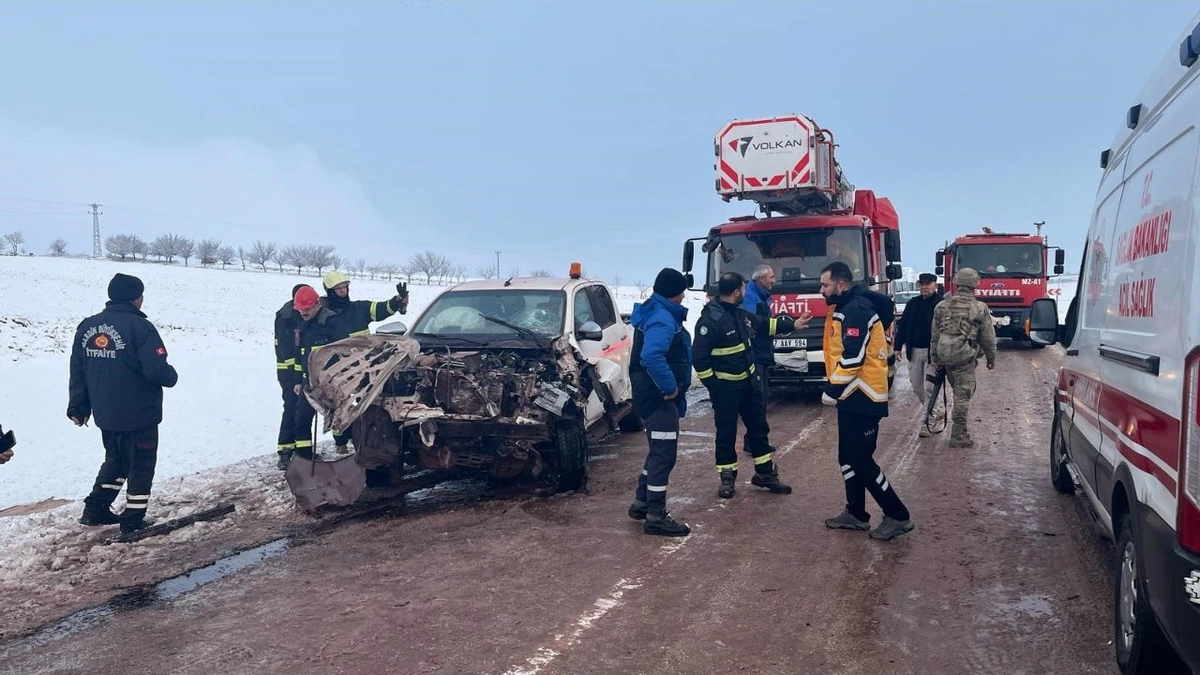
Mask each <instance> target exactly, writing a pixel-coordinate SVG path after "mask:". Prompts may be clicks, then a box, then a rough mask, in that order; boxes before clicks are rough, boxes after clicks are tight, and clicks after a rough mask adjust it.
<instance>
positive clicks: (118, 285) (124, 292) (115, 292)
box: [108, 272, 146, 302]
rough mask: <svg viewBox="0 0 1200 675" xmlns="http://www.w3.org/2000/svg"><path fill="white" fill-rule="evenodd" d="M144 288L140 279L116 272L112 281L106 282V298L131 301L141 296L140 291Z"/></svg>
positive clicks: (115, 300)
mask: <svg viewBox="0 0 1200 675" xmlns="http://www.w3.org/2000/svg"><path fill="white" fill-rule="evenodd" d="M145 290H146V286H145V284H143V283H142V280H141V279H139V278H137V277H134V276H130V275H128V274H121V273H120V272H117V274H116V276H114V277H113V278H112V281H110V282H108V299H109V300H112V301H113V302H133V301H134V300H137V299H138V298H140V297H142V292H143V291H145Z"/></svg>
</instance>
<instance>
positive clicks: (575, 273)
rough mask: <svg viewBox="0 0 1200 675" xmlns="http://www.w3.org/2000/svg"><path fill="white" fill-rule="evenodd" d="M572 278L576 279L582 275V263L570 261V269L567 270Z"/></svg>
mask: <svg viewBox="0 0 1200 675" xmlns="http://www.w3.org/2000/svg"><path fill="white" fill-rule="evenodd" d="M569 274H570V275H571V278H572V279H578V278H579V277H581V276H583V264H582V263H579V262H573V263H571V271H570V272H569Z"/></svg>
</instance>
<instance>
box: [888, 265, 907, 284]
mask: <svg viewBox="0 0 1200 675" xmlns="http://www.w3.org/2000/svg"><path fill="white" fill-rule="evenodd" d="M884 273H885V274H887V278H888V281H895V280H896V279H899V278H901V277H903V276H904V267H902V266H900V265H888V266H887V267H886V268H884Z"/></svg>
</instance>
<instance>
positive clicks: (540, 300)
mask: <svg viewBox="0 0 1200 675" xmlns="http://www.w3.org/2000/svg"><path fill="white" fill-rule="evenodd" d="M566 303H567V296H566V294H565V293H563V292H562V291H542V290H495V291H491V290H487V291H448V292H446V293H443V294H442V295H440V296H438V298H437V299H436V300H434V301H433V304H431V305H430V306H429V309H427V310H425V313H424V314H422V315H421V317H420V318H419V319H417V322H416V323H415V324H414V325H413V328H412V333H413V335H415V336H417V337H418V338H419V337H420V336H421V335H430V336H458V335H470V336H473V337H475V338H476V339H480V336H486V337H491V336H494V337H495V338H502V339H512V338H514V337H516V338H521V337H528V335H522V334H523V332H524V331H529V332H530V333H533V334H534V335H537V336H538V337H543V338H555V337H558V336H559V335H561V334H562V327H563V313H564V311H565V310H564V308H565V307H566ZM487 317H494V318H496V319H500V320H501V321H503V322H504V323H507V324H511V325H510V326H506V325H504V324H501V323H498V322H497V321H493V320H491V319H489V318H487ZM514 326H515V327H516V328H514Z"/></svg>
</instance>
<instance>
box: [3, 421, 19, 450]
mask: <svg viewBox="0 0 1200 675" xmlns="http://www.w3.org/2000/svg"><path fill="white" fill-rule="evenodd" d="M16 444H17V437H16V436H15V435H13V432H12V429H9V430H8V431H5V430H4V427H0V452H8V451H9V450H12V448H13V446H14V445H16Z"/></svg>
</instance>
